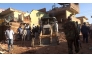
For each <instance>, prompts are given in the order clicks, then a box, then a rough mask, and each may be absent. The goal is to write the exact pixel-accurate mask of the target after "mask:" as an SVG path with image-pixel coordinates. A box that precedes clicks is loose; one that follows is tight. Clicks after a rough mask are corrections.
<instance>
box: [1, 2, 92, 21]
mask: <svg viewBox="0 0 92 58" xmlns="http://www.w3.org/2000/svg"><path fill="white" fill-rule="evenodd" d="M53 4H54V3H25V4H24V3H23V4H22V3H21V4H20V3H16V4H15V3H14V4H13V3H12V4H10V3H5V4H1V3H0V8H4V9H7V8H9V7H11V8H14V9H17V10H21V11H24V12H27V11H28V12H31V11H32V10H33V9H36V10H38V9H41V8H46V10H47V11H48V10H50V9H51V8H52V5H53ZM56 6H60V5H58V4H56ZM79 7H80V13H79V14H77V15H76V16H86V17H87V18H88V19H89V20H88V22H90V23H92V18H91V16H92V3H80V4H79Z"/></svg>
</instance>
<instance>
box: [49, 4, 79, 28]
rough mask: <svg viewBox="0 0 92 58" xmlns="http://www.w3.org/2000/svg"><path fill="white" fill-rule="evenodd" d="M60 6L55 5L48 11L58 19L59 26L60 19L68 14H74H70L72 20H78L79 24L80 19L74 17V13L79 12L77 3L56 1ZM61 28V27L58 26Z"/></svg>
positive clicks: (65, 17)
mask: <svg viewBox="0 0 92 58" xmlns="http://www.w3.org/2000/svg"><path fill="white" fill-rule="evenodd" d="M58 4H60V5H61V7H55V8H53V9H52V10H49V11H48V13H49V15H50V16H53V15H54V16H55V17H56V18H57V20H58V23H59V26H61V25H62V23H61V19H67V18H68V16H69V15H70V14H74V15H73V16H72V21H78V23H79V24H80V23H81V22H80V20H79V19H77V18H76V17H75V15H76V14H78V13H79V3H58ZM59 29H61V27H59Z"/></svg>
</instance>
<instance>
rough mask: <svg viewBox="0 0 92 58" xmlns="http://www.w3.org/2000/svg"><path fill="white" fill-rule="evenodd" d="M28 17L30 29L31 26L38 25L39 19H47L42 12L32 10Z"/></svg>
mask: <svg viewBox="0 0 92 58" xmlns="http://www.w3.org/2000/svg"><path fill="white" fill-rule="evenodd" d="M30 17H31V27H32V25H33V24H35V25H39V20H40V19H41V17H48V15H47V14H45V13H43V12H40V11H37V10H33V11H32V12H31V13H30Z"/></svg>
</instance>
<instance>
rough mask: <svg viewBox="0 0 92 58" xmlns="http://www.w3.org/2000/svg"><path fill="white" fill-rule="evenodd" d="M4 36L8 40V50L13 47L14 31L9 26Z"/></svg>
mask: <svg viewBox="0 0 92 58" xmlns="http://www.w3.org/2000/svg"><path fill="white" fill-rule="evenodd" d="M5 36H6V39H7V41H8V52H10V49H11V48H12V47H13V39H14V31H13V30H12V29H11V27H10V26H9V27H8V29H7V30H6V31H5Z"/></svg>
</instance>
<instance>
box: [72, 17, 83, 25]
mask: <svg viewBox="0 0 92 58" xmlns="http://www.w3.org/2000/svg"><path fill="white" fill-rule="evenodd" d="M72 21H75V22H76V21H77V22H78V24H81V20H80V19H78V18H76V17H75V16H74V17H72Z"/></svg>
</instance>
